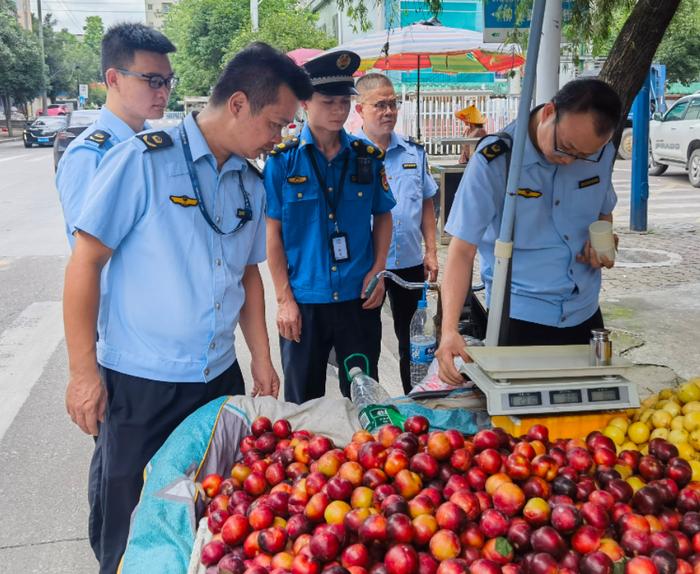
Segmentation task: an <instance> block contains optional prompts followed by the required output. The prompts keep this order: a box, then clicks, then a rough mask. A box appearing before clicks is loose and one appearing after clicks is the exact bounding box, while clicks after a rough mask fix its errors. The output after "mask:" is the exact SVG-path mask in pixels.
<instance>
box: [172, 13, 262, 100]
mask: <svg viewBox="0 0 700 574" xmlns="http://www.w3.org/2000/svg"><path fill="white" fill-rule="evenodd" d="M248 6H249V4H248V1H247V0H181V2H179V3H178V4H175V5H173V7H172V8H171V10H170V12H169V14H168V17H167V18H166V23H165V34H166V35H167V36H168V38H170V40H171V41H172V42H173V43H174V44H175V45H176V46H177V52H175V53H174V54H172V62H173V67H174V69H175V72H176V74H177V76H178V77H179V78H180V83H179V84H178V86H177V93H178V95H180V96H184V95H189V96H205V95H208V94H209V90H210V89H211V86H213V85H214V83H215V82H216V79H217V77H218V76H219V73H220V71H221V61H222V59H223V58H224V56H225V54H226V53H227V52H228V46H229V44H230V42H231V40H232V39H233V38H234V37H235V36H236V35H237V34H238V33H239V31H240V30H241V25H242V22H244V21H246V19H247V18H248Z"/></svg>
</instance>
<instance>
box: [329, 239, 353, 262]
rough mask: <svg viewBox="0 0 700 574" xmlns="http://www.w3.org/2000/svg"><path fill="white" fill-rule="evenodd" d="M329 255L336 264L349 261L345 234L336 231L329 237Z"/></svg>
mask: <svg viewBox="0 0 700 574" xmlns="http://www.w3.org/2000/svg"><path fill="white" fill-rule="evenodd" d="M331 255H332V256H333V261H335V262H336V263H342V262H343V261H348V260H349V259H350V252H349V251H348V236H347V234H346V233H341V232H340V231H336V232H335V233H334V234H333V235H331Z"/></svg>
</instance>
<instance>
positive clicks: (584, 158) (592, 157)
mask: <svg viewBox="0 0 700 574" xmlns="http://www.w3.org/2000/svg"><path fill="white" fill-rule="evenodd" d="M558 125H559V112H557V114H556V116H555V117H554V153H555V154H557V155H559V156H562V157H570V158H573V159H577V160H580V161H588V162H590V163H598V162H599V161H600V160H601V159H602V157H603V153H604V152H605V146H603V147H602V148H600V151H599V152H598V153H597V154H592V155H585V156H584V155H578V154H575V153H571V152H569V151H566V150H563V149H560V148H559V146H558V145H557V126H558Z"/></svg>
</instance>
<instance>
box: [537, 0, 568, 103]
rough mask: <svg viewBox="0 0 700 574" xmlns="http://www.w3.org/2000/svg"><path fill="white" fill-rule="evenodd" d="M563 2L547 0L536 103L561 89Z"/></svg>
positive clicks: (538, 65) (549, 98)
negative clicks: (548, 0)
mask: <svg viewBox="0 0 700 574" xmlns="http://www.w3.org/2000/svg"><path fill="white" fill-rule="evenodd" d="M561 4H562V3H561V2H557V1H554V2H547V4H546V7H545V9H544V21H543V23H542V42H541V45H540V53H539V58H538V59H537V78H536V87H535V103H536V104H545V103H547V102H548V101H550V100H551V99H552V97H554V94H556V93H557V90H559V63H560V61H561V19H562V6H561Z"/></svg>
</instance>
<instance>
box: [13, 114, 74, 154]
mask: <svg viewBox="0 0 700 574" xmlns="http://www.w3.org/2000/svg"><path fill="white" fill-rule="evenodd" d="M65 125H66V118H65V117H63V116H39V117H38V118H37V119H35V120H34V121H33V122H31V123H29V122H27V126H26V127H25V128H24V133H23V134H22V137H23V139H24V147H32V146H33V145H34V144H36V145H38V146H47V145H53V140H54V139H56V134H57V133H58V132H59V131H61V130H62V129H63V128H64V126H65Z"/></svg>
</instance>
